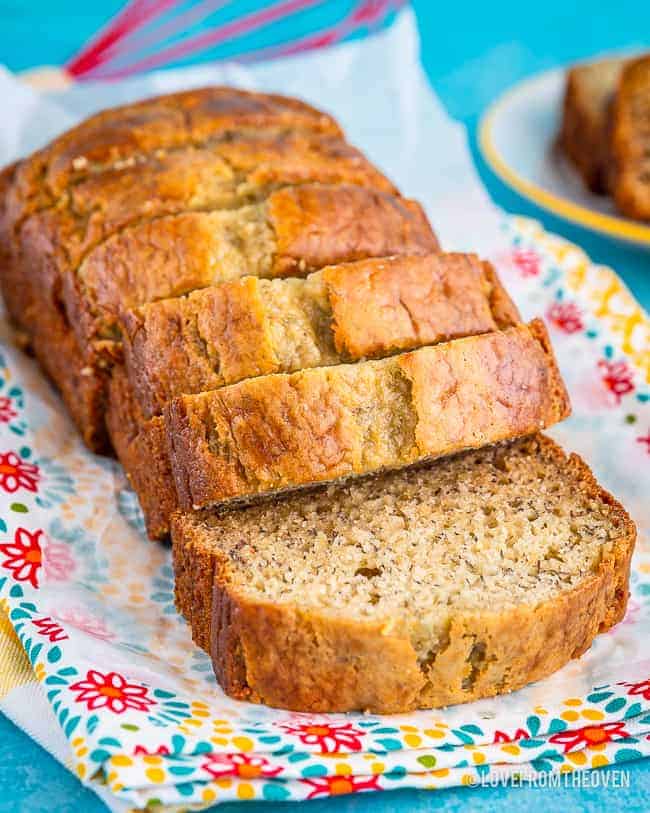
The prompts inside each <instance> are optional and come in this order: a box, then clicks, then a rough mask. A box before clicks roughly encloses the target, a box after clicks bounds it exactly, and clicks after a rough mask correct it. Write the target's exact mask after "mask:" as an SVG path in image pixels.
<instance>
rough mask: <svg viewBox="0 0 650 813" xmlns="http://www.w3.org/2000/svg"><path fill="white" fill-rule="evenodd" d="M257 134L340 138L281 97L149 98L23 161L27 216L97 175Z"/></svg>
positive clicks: (90, 122)
mask: <svg viewBox="0 0 650 813" xmlns="http://www.w3.org/2000/svg"><path fill="white" fill-rule="evenodd" d="M259 130H265V131H267V132H269V131H273V130H275V131H278V132H282V131H288V130H293V131H297V132H300V131H302V132H305V133H309V132H312V133H314V134H322V135H325V136H330V137H335V138H340V137H342V132H341V129H340V128H339V126H338V124H337V123H336V122H335V121H334V119H333V118H332V117H331V116H328V115H326V114H325V113H322V112H321V111H319V110H316V109H315V108H313V107H311V106H310V105H307V104H305V103H304V102H301V101H299V100H298V99H291V98H285V97H283V96H278V95H272V94H261V93H251V92H248V91H243V90H237V89H234V88H227V87H211V88H203V89H199V90H191V91H184V92H181V93H174V94H169V95H167V96H160V97H156V98H152V99H145V100H143V101H140V102H136V103H135V104H130V105H125V106H122V107H116V108H111V109H109V110H104V111H102V112H100V113H97V114H96V115H94V116H91V117H90V118H88V119H86V120H85V121H83V122H82V123H81V124H79V125H77V126H76V127H74V128H72V129H71V130H68V131H67V132H66V133H64V134H63V135H61V136H60V137H59V138H57V139H55V140H54V141H53V142H52V143H51V144H50V145H48V146H47V147H45V148H44V149H42V150H40V151H38V152H37V153H35V154H34V155H32V156H31V157H29V158H27V159H26V160H25V161H23V162H21V165H20V168H19V172H18V175H17V178H16V193H17V197H18V199H20V201H22V206H23V211H22V213H21V214H22V216H28V215H29V214H31V213H33V212H34V211H36V210H37V209H39V208H44V207H45V206H48V205H52V204H53V203H54V202H55V201H56V200H57V198H58V197H59V196H61V195H62V194H63V193H64V191H65V190H66V189H67V188H68V187H69V186H70V185H71V184H74V183H78V182H79V181H80V180H82V179H84V178H87V177H88V175H90V174H91V173H95V174H97V173H98V172H100V171H102V170H111V169H116V170H118V171H119V169H120V168H127V169H128V168H129V167H130V166H132V165H133V164H134V163H140V162H141V160H143V159H145V160H146V158H147V156H149V155H150V154H155V153H156V152H160V151H168V150H174V149H179V148H183V147H186V146H192V145H197V144H201V143H204V142H205V141H207V140H208V139H215V138H221V139H224V140H226V139H227V138H228V137H229V136H230V135H231V134H233V133H241V132H251V133H252V132H255V131H259Z"/></svg>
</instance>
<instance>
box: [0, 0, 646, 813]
mask: <svg viewBox="0 0 650 813" xmlns="http://www.w3.org/2000/svg"><path fill="white" fill-rule="evenodd" d="M268 4H269V3H268V2H259V0H257V1H255V0H248V2H245V0H234V2H231V3H228V4H227V5H226V7H225V8H224V9H222V10H221V11H220V12H219V13H218V15H215V16H213V17H212V19H211V22H212V23H214V22H215V21H219V22H225V21H227V20H229V19H233V18H236V17H239V16H240V15H241V14H243V13H246V12H248V11H251V10H254V9H256V8H259V7H261V6H263V5H268ZM121 5H122V3H121V2H120V0H91V2H87V3H85V4H83V5H82V4H81V3H79V0H58V1H57V2H52V1H51V0H32V2H30V3H27V2H24V0H13V2H6V0H5V2H0V62H2V63H5V64H7V65H8V66H9V67H10V68H11V69H13V70H22V69H25V68H29V67H32V66H34V65H43V64H54V65H56V64H61V63H63V62H64V61H65V60H66V59H67V58H69V57H70V56H71V55H72V54H73V53H74V52H75V51H76V50H77V49H78V48H79V47H80V45H81V44H82V43H83V42H85V41H86V39H87V38H88V37H90V36H91V35H92V34H93V33H95V32H96V31H97V29H98V28H99V27H100V26H101V25H102V24H103V23H104V22H105V21H106V19H107V18H108V17H109V16H110V15H112V14H114V13H115V12H116V11H117V10H118V9H119V8H120V6H121ZM351 5H352V0H349V1H346V0H341V1H340V2H339V1H338V0H331V1H330V2H324V3H321V4H320V5H318V6H316V7H315V8H313V9H311V10H309V11H306V12H304V13H302V14H300V15H297V16H296V17H294V18H292V19H291V21H287V22H280V23H276V24H274V25H273V26H270V27H269V28H267V29H265V30H264V31H260V32H257V33H255V34H250V35H248V36H247V37H245V38H241V39H239V40H238V41H237V42H236V43H232V44H226V45H223V46H220V47H219V48H218V49H214V50H213V51H211V52H207V53H205V54H203V55H202V58H212V59H214V58H225V57H227V56H228V55H230V54H232V53H235V52H241V51H242V50H249V49H250V50H252V49H255V48H260V47H265V46H268V45H273V44H276V43H281V42H283V41H286V40H288V39H290V38H294V37H298V36H302V35H305V34H307V33H309V32H311V31H314V30H316V29H318V28H322V27H325V26H328V25H331V24H332V23H334V22H336V21H337V20H338V19H340V18H341V17H342V16H343V14H344V13H345V12H346V10H348V9H349V8H350V6H351ZM412 5H413V7H414V9H415V12H416V14H417V17H418V23H419V27H420V34H421V39H422V59H423V62H424V66H425V69H426V71H427V74H428V76H429V79H430V81H431V83H432V84H433V86H434V87H435V89H436V91H437V93H438V94H439V95H440V97H441V98H442V100H443V101H444V103H445V104H446V105H447V108H448V110H449V112H450V113H451V114H452V115H453V116H455V117H456V118H458V119H460V120H462V121H463V122H464V123H465V124H466V125H467V127H468V132H469V135H470V143H471V147H472V153H473V156H474V159H475V161H476V164H477V167H478V169H479V172H480V173H481V176H482V178H483V181H484V182H485V185H486V187H487V188H488V190H489V192H490V194H491V195H492V197H493V198H494V200H495V201H496V202H497V203H498V204H499V205H501V206H502V207H503V208H505V209H507V210H508V211H511V212H514V213H519V214H524V215H529V216H532V217H535V218H537V219H539V220H541V221H542V222H543V224H544V226H545V227H546V228H547V229H549V230H551V231H554V232H557V233H558V234H562V235H564V236H565V237H567V238H568V239H570V240H572V241H574V242H576V243H578V244H580V245H581V246H582V247H583V248H584V249H585V250H586V251H587V252H588V253H589V254H590V256H591V258H592V259H593V260H594V261H596V262H599V263H604V264H607V265H610V266H612V267H613V268H614V269H615V270H616V271H617V272H618V273H619V274H620V275H621V276H622V277H623V278H624V279H625V281H626V282H627V284H628V285H629V286H630V288H631V289H632V291H633V292H634V293H635V295H636V296H637V298H638V299H639V300H640V301H641V302H642V303H643V304H644V305H645V307H646V308H650V253H644V252H642V251H640V250H637V249H634V248H627V247H624V246H621V245H619V244H615V243H613V242H610V241H609V240H607V239H605V238H600V237H598V236H597V235H593V234H591V233H589V232H587V231H585V230H583V229H581V228H579V227H573V226H570V225H568V224H567V223H565V222H564V221H562V220H560V219H558V218H555V217H553V216H551V215H548V214H547V213H546V212H544V211H543V210H541V209H539V208H537V207H536V206H534V205H532V204H530V203H528V202H527V201H526V200H524V199H523V198H521V197H520V196H519V195H518V194H516V193H515V192H512V191H510V190H509V189H508V188H507V187H505V186H504V185H503V184H502V183H501V182H500V181H499V180H497V179H496V178H495V177H494V176H493V175H492V174H491V172H490V171H489V169H488V168H487V167H486V166H485V164H484V163H483V161H482V160H481V158H480V155H479V153H478V150H477V146H476V126H477V123H478V121H479V119H480V116H481V114H482V112H483V111H484V110H485V109H486V107H487V105H488V104H489V103H490V102H491V101H492V100H493V99H494V98H495V97H496V96H498V95H499V93H501V92H502V91H503V90H505V89H506V88H507V87H509V86H510V85H512V84H513V83H515V82H516V81H518V80H519V79H522V78H523V77H525V76H529V75H531V74H533V73H537V72H539V71H542V70H545V69H547V68H551V67H554V66H557V65H563V64H565V63H567V62H571V61H574V60H577V59H582V58H585V57H588V56H590V55H593V54H598V53H600V52H603V51H607V50H615V49H617V48H622V47H627V46H645V47H650V3H648V0H618V2H617V3H616V4H613V3H609V2H607V3H605V2H598V0H573V2H567V0H545V1H544V2H543V3H535V4H534V5H532V4H531V5H530V6H526V5H525V4H522V3H520V2H498V3H477V2H474V0H469V2H468V1H467V0H465V2H456V3H437V2H433V1H432V0H413V3H412ZM180 64H182V63H180ZM626 767H627V766H626ZM630 771H631V783H630V785H631V786H630V788H629V789H622V790H617V791H611V790H610V791H604V790H595V789H582V790H579V789H573V788H569V789H559V790H553V791H550V790H545V789H532V788H531V789H528V788H526V789H523V788H515V789H513V788H510V789H509V788H496V789H487V788H483V789H480V790H479V789H471V788H452V789H449V790H446V791H437V792H433V793H432V792H423V791H419V792H418V791H399V792H394V793H390V794H382V795H378V794H368V795H360V796H356V797H348V798H342V799H337V800H331V801H314V802H309V804H308V807H307V808H306V809H308V810H309V811H310V813H312V812H313V813H335V812H336V813H343V811H346V813H347V812H348V811H349V813H365V811H367V810H368V811H369V810H371V809H372V810H373V811H377V812H378V813H384V812H385V813H388V811H392V810H398V811H407V810H408V811H416V813H417V811H429V810H434V809H436V810H437V809H442V810H444V811H456V810H465V809H471V810H472V811H486V813H487V812H488V811H492V810H494V809H502V808H506V807H507V808H508V810H509V811H513V813H516V811H526V812H528V811H531V810H538V809H541V808H542V806H543V807H544V809H545V811H547V813H554V812H555V811H558V812H559V811H566V810H568V809H571V810H573V811H576V813H579V812H580V811H587V810H588V811H592V810H593V811H595V810H599V809H601V808H605V807H607V809H608V810H628V811H630V812H631V813H633V812H634V811H648V810H650V760H645V761H640V762H638V763H635V764H631V765H630ZM303 807H304V806H303ZM237 808H238V809H239V810H241V807H240V806H237ZM234 809H235V806H234V805H226V806H222V807H220V808H219V810H220V811H223V813H227V811H228V810H231V811H232V810H234ZM105 810H106V808H105V807H104V805H103V804H102V803H101V802H100V801H99V800H98V799H97V797H96V796H95V795H94V794H93V793H92V792H91V791H89V790H87V789H85V788H83V787H82V785H81V784H80V783H79V782H78V781H77V780H76V779H75V778H74V777H73V776H72V775H71V774H69V773H68V772H67V771H66V770H65V769H63V768H62V767H60V766H59V765H58V763H56V762H55V760H54V759H52V758H51V757H50V756H49V755H48V754H46V753H45V752H44V751H43V750H42V749H41V748H40V747H39V746H38V745H36V744H34V743H33V742H32V741H31V740H30V739H29V738H28V737H27V736H26V735H25V734H23V733H22V732H21V731H19V730H18V729H17V728H15V726H13V725H12V724H11V723H10V722H9V721H8V720H6V719H5V718H4V717H2V716H1V715H0V813H22V811H25V813H40V811H58V813H80V812H81V813H100V811H105ZM245 810H246V811H250V813H254V812H255V811H258V810H259V811H266V813H271V810H273V813H276V812H277V813H280V811H284V810H286V811H294V812H295V811H296V810H297V808H296V807H295V805H291V804H269V803H264V804H256V803H248V804H247V805H246V807H245Z"/></svg>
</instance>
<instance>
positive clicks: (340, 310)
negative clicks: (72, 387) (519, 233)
mask: <svg viewBox="0 0 650 813" xmlns="http://www.w3.org/2000/svg"><path fill="white" fill-rule="evenodd" d="M486 266H487V264H483V263H481V262H480V261H479V260H478V259H477V258H476V257H474V256H473V255H463V254H437V255H423V256H412V255H409V256H404V257H388V258H383V259H369V260H359V261H357V262H354V263H344V264H341V265H336V266H328V267H326V268H325V269H323V270H322V271H321V272H320V273H317V274H314V275H312V276H310V277H308V278H307V280H306V281H305V283H304V284H300V283H297V281H296V280H291V281H290V282H289V283H284V282H282V283H279V282H278V283H276V286H277V287H276V288H275V289H274V291H273V292H272V291H271V290H270V286H269V284H268V283H265V282H260V280H259V279H257V278H253V277H244V278H243V279H240V280H235V281H232V282H226V283H223V284H221V285H215V286H211V287H209V288H204V289H202V290H200V291H196V292H194V293H193V294H191V295H190V296H189V297H183V298H176V299H165V300H161V301H159V302H154V303H152V304H150V305H148V306H146V307H143V308H139V309H137V310H135V311H130V312H128V313H127V314H125V315H124V317H123V322H122V323H123V331H122V332H123V339H124V351H125V362H126V366H127V370H128V373H129V379H130V381H131V385H132V387H133V391H134V393H135V397H136V398H137V399H138V401H139V402H140V404H141V405H142V409H143V412H144V414H145V416H146V417H151V416H153V415H158V414H160V413H161V411H162V409H163V407H164V405H165V404H166V403H167V401H169V400H170V399H171V398H174V397H175V396H177V395H189V394H192V393H199V392H204V391H207V390H212V389H216V388H218V387H222V386H224V385H226V384H233V383H236V382H238V381H241V380H243V379H245V378H252V377H255V376H259V375H268V374H271V373H278V372H294V371H296V370H299V369H304V368H306V367H316V366H324V365H328V364H334V363H338V362H345V361H354V360H358V359H361V358H369V357H375V358H376V357H382V356H386V355H390V354H392V353H395V352H397V351H400V350H406V349H412V348H414V347H419V346H423V345H427V344H436V343H438V342H442V341H449V340H450V339H455V338H459V337H461V336H469V335H473V334H477V333H485V332H488V331H491V330H496V329H497V328H503V327H508V326H512V325H514V324H516V323H517V322H518V321H519V315H518V313H517V311H516V308H514V305H512V303H510V306H509V308H505V307H504V306H503V305H502V303H501V301H500V299H501V298H502V297H504V296H506V295H505V293H503V288H502V286H501V283H500V282H499V280H498V278H497V277H496V275H495V274H494V272H493V271H488V268H487V267H486ZM281 286H282V288H281ZM275 292H283V293H284V292H286V293H284V296H285V299H284V300H282V304H281V306H278V303H277V302H276V300H275V299H273V293H275ZM308 297H309V298H308ZM297 298H298V299H299V302H298V304H296V299H297ZM300 298H301V299H300ZM300 316H304V322H303V323H301V325H302V327H301V328H300V329H298V328H296V330H295V331H294V332H292V333H289V335H287V334H286V332H285V331H281V332H280V333H279V334H277V333H276V332H275V331H274V327H275V326H277V325H278V323H281V322H283V321H284V320H293V323H294V325H295V324H297V323H298V319H299V317H300ZM310 331H311V332H312V335H309V338H308V339H306V338H305V334H308V333H309V332H310ZM292 342H293V344H292ZM278 343H280V344H279V346H278ZM305 347H306V348H307V349H303V348H305ZM301 350H302V351H303V352H300V351H301Z"/></svg>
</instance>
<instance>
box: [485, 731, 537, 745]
mask: <svg viewBox="0 0 650 813" xmlns="http://www.w3.org/2000/svg"><path fill="white" fill-rule="evenodd" d="M529 739H530V734H529V733H528V732H527V731H526V729H525V728H518V729H517V730H516V731H515V733H514V734H513V735H512V736H511V735H510V734H507V733H506V732H505V731H495V732H494V739H493V740H492V742H493V743H494V744H495V745H496V744H497V743H506V742H516V741H517V740H529Z"/></svg>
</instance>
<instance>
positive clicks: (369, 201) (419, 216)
mask: <svg viewBox="0 0 650 813" xmlns="http://www.w3.org/2000/svg"><path fill="white" fill-rule="evenodd" d="M268 217H269V221H270V223H271V225H272V227H273V230H274V232H275V235H276V241H277V249H276V254H275V257H274V259H273V276H281V277H285V276H290V275H291V276H295V275H296V274H297V273H298V274H302V273H304V272H305V270H306V269H308V270H314V269H316V268H322V267H323V266H324V265H328V264H334V263H342V262H351V261H353V260H361V259H364V258H365V257H387V256H389V255H392V254H405V253H410V254H422V253H428V252H431V251H436V250H437V249H438V241H437V240H436V237H435V235H434V233H433V230H432V229H431V226H430V224H429V221H428V220H427V217H426V215H425V213H424V211H423V209H422V207H421V206H420V204H419V203H418V202H417V201H414V200H406V199H403V198H397V197H395V196H389V195H388V194H386V193H385V192H382V190H379V191H376V190H370V189H369V190H359V189H355V188H354V187H352V186H349V185H348V186H347V187H339V188H338V189H329V190H328V189H322V188H321V189H319V188H318V187H314V186H303V187H296V188H294V189H285V190H281V191H280V192H278V193H277V194H275V195H273V196H272V197H271V198H270V199H269V204H268ZM334 245H336V249H335V250H334ZM326 258H329V259H326Z"/></svg>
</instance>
